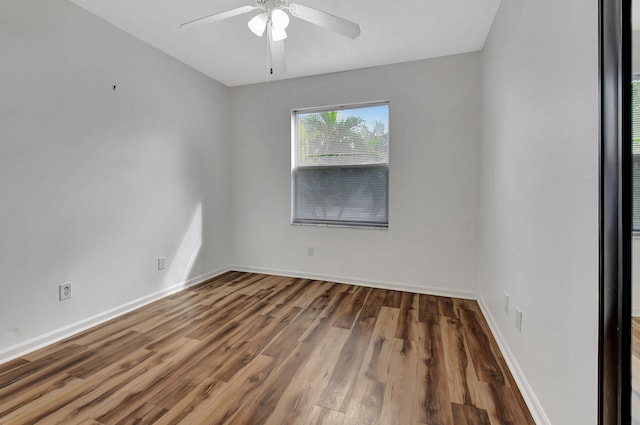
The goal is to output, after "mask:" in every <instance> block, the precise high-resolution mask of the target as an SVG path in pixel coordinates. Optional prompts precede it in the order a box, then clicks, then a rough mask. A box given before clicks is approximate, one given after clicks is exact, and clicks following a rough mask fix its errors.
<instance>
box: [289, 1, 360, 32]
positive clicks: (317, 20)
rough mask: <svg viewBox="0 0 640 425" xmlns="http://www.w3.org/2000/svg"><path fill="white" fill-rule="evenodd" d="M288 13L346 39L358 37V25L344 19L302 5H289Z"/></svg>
mask: <svg viewBox="0 0 640 425" xmlns="http://www.w3.org/2000/svg"><path fill="white" fill-rule="evenodd" d="M289 12H290V13H291V14H292V15H293V16H295V17H296V18H300V19H302V20H304V21H307V22H311V23H312V24H315V25H318V26H319V27H322V28H326V29H328V30H331V31H335V32H337V33H340V34H342V35H346V36H347V37H351V38H356V37H358V36H359V35H360V25H358V24H356V23H355V22H351V21H347V20H346V19H343V18H340V17H338V16H334V15H331V14H329V13H326V12H323V11H321V10H318V9H314V8H312V7H309V6H305V5H303V4H297V3H292V4H290V5H289Z"/></svg>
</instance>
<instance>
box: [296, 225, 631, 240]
mask: <svg viewBox="0 0 640 425" xmlns="http://www.w3.org/2000/svg"><path fill="white" fill-rule="evenodd" d="M291 225H292V226H311V227H337V228H340V229H366V230H389V225H386V226H365V225H357V224H333V223H299V222H291ZM639 237H640V236H639Z"/></svg>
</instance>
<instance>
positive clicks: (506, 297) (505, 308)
mask: <svg viewBox="0 0 640 425" xmlns="http://www.w3.org/2000/svg"><path fill="white" fill-rule="evenodd" d="M504 312H505V313H507V314H509V294H507V293H506V292H505V293H504Z"/></svg>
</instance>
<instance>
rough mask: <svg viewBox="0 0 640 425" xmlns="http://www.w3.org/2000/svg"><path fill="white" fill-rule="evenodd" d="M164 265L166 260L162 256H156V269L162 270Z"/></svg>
mask: <svg viewBox="0 0 640 425" xmlns="http://www.w3.org/2000/svg"><path fill="white" fill-rule="evenodd" d="M165 267H166V260H165V258H164V257H160V258H158V271H159V272H160V271H162V270H164V269H165Z"/></svg>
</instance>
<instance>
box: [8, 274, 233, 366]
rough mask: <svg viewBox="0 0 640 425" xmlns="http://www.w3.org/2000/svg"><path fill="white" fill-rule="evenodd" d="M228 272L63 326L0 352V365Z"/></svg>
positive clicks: (179, 286) (166, 290)
mask: <svg viewBox="0 0 640 425" xmlns="http://www.w3.org/2000/svg"><path fill="white" fill-rule="evenodd" d="M229 270H230V268H229V267H222V268H219V269H217V270H213V271H211V272H208V273H205V274H203V275H200V276H196V277H193V278H191V279H189V280H186V281H184V282H180V283H178V284H175V285H172V286H170V287H168V288H165V289H163V290H162V291H158V292H155V293H153V294H150V295H147V296H144V297H142V298H138V299H137V300H133V301H130V302H128V303H126V304H123V305H121V306H118V307H115V308H112V309H110V310H107V311H104V312H102V313H99V314H96V315H95V316H92V317H89V318H86V319H83V320H80V321H78V322H75V323H72V324H70V325H67V326H64V327H62V328H60V329H56V330H53V331H51V332H48V333H46V334H44V335H40V336H37V337H35V338H32V339H30V340H27V341H24V342H21V343H19V344H16V345H13V346H11V347H8V348H6V349H3V350H0V364H2V363H5V362H8V361H10V360H13V359H16V358H18V357H21V356H24V355H25V354H27V353H31V352H33V351H36V350H39V349H40V348H43V347H46V346H47V345H50V344H53V343H55V342H58V341H61V340H63V339H65V338H68V337H70V336H72V335H75V334H77V333H79V332H82V331H84V330H86V329H89V328H92V327H94V326H97V325H99V324H101V323H104V322H107V321H109V320H111V319H115V318H116V317H118V316H122V315H123V314H125V313H128V312H130V311H132V310H135V309H137V308H140V307H142V306H145V305H147V304H150V303H152V302H154V301H157V300H159V299H161V298H164V297H166V296H168V295H171V294H175V293H176V292H179V291H181V290H183V289H186V288H189V287H191V286H194V285H197V284H199V283H201V282H204V281H206V280H209V279H211V278H213V277H216V276H218V275H221V274H223V273H226V272H228V271H229Z"/></svg>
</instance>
